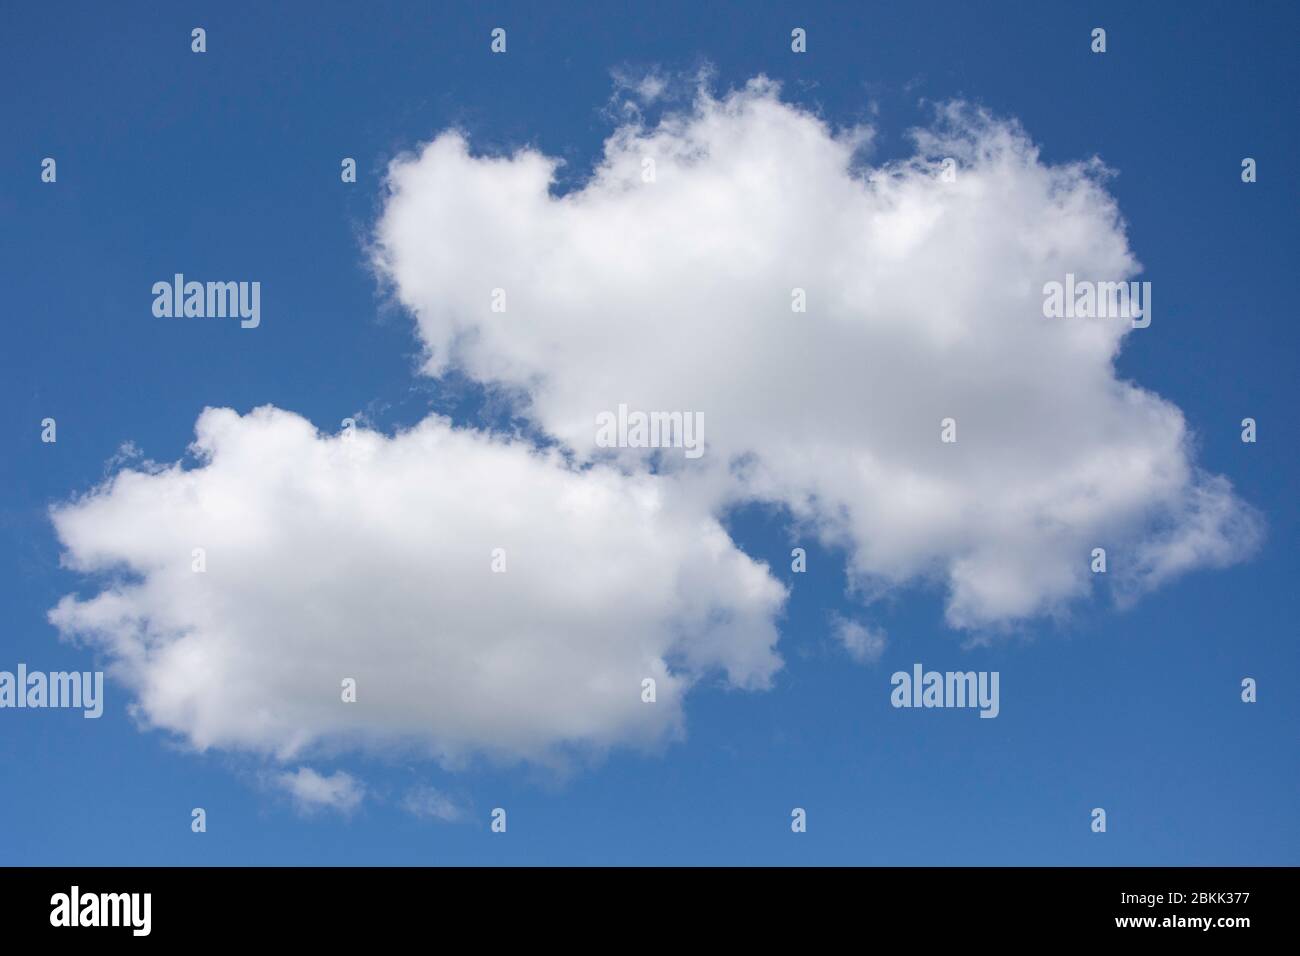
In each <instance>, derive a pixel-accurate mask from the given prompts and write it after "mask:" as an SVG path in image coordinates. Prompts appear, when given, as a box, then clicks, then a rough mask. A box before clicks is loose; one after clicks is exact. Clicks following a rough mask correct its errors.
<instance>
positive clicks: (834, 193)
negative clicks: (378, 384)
mask: <svg viewBox="0 0 1300 956" xmlns="http://www.w3.org/2000/svg"><path fill="white" fill-rule="evenodd" d="M869 137H870V133H869V131H864V130H861V129H854V130H850V131H847V132H844V133H836V132H835V131H833V130H832V129H831V128H829V127H828V126H827V124H826V123H824V122H823V121H821V120H820V119H819V118H818V117H816V116H814V115H812V114H811V113H808V112H806V111H804V110H801V109H798V108H796V107H794V106H792V105H789V104H787V103H784V102H782V101H781V99H780V97H779V91H778V90H777V88H776V86H775V85H774V84H772V83H770V82H768V81H766V80H761V79H760V80H755V81H753V82H751V83H750V84H749V85H748V86H746V87H745V88H743V89H741V90H738V91H734V92H732V93H730V94H728V95H726V96H723V97H720V98H719V97H715V96H713V95H711V94H710V93H709V92H708V91H707V90H704V89H702V90H701V91H700V93H699V95H698V97H697V99H696V101H695V103H694V105H693V107H692V108H691V109H690V110H688V111H687V112H685V113H682V114H678V115H670V116H668V117H666V118H665V119H663V120H662V121H661V122H660V123H659V124H657V125H655V126H653V127H645V126H642V125H641V124H640V123H639V122H637V123H632V124H630V125H627V126H625V127H623V128H621V129H619V130H617V131H616V132H615V133H614V134H613V135H612V136H611V137H610V138H609V140H608V141H607V143H606V146H605V153H604V157H603V159H602V160H601V161H600V163H599V164H598V165H597V167H596V169H595V171H594V173H593V175H592V176H591V178H590V180H589V181H588V182H587V183H586V184H585V185H583V186H582V187H581V188H578V189H576V190H574V191H571V192H569V193H567V194H564V195H562V196H561V195H556V194H554V192H553V190H552V188H551V187H552V183H553V181H554V174H555V170H556V166H557V162H556V161H555V160H553V159H550V158H548V157H546V156H544V155H541V154H540V153H538V152H536V151H533V150H527V149H525V150H521V151H519V152H517V153H515V154H514V155H512V156H506V157H502V156H493V157H485V156H475V155H473V154H472V152H471V150H470V148H469V144H468V143H467V142H466V141H465V139H464V138H463V137H462V136H461V135H459V134H457V133H455V132H449V133H445V134H443V135H441V136H439V137H438V138H436V139H435V140H434V141H433V142H431V143H430V144H429V145H427V146H426V147H425V148H424V149H423V150H422V151H421V152H420V153H419V154H418V155H414V156H409V157H405V158H402V159H400V160H398V161H396V162H395V163H394V164H393V165H392V166H391V168H390V170H389V188H390V195H389V197H388V199H387V203H386V206H385V209H384V212H383V215H382V218H381V220H380V222H379V223H378V226H377V230H376V237H375V263H376V266H377V268H378V269H379V271H380V272H381V273H382V274H383V275H385V276H387V277H388V278H389V279H390V280H391V282H392V284H393V287H394V289H395V292H396V295H397V297H398V298H399V299H400V301H401V302H402V303H403V304H404V305H405V306H407V307H408V308H409V309H410V310H411V311H412V312H413V313H414V315H415V317H416V320H417V324H418V329H419V334H420V336H421V337H422V339H423V341H424V343H425V345H426V346H427V363H426V371H427V372H428V373H429V374H434V375H436V374H440V373H442V372H443V371H445V370H447V369H449V368H453V367H454V368H457V369H460V370H463V371H464V372H466V373H468V374H469V375H470V376H472V377H474V378H475V379H477V380H479V381H482V382H485V383H492V384H495V385H499V386H503V387H505V388H507V389H508V390H510V391H513V392H514V393H515V394H516V395H518V396H519V399H520V401H521V403H522V404H523V407H524V408H525V410H526V412H527V414H529V415H531V416H532V417H533V418H534V419H535V420H536V421H537V422H538V423H539V425H540V426H541V427H542V428H543V429H545V430H546V431H547V432H549V433H550V434H551V435H553V436H555V437H557V438H558V439H559V440H560V441H562V442H564V443H565V444H566V445H568V446H569V447H570V448H572V449H574V450H575V451H576V452H577V454H578V455H579V457H580V458H581V459H590V458H597V457H599V456H601V455H608V454H609V453H608V452H605V451H603V450H602V449H599V448H597V447H596V445H595V439H596V434H597V429H596V421H597V416H599V415H601V413H602V412H609V411H612V410H614V409H616V408H617V407H618V406H619V405H620V404H626V405H627V406H628V407H629V408H631V409H640V410H643V411H674V410H678V411H692V412H699V413H701V414H702V415H703V418H704V421H705V422H706V423H707V429H706V438H707V449H708V452H707V454H706V455H705V456H704V458H703V459H701V460H699V461H682V460H681V459H680V456H679V457H677V458H673V457H671V456H669V457H668V458H666V459H663V460H661V461H660V463H659V464H660V466H661V467H663V468H665V469H666V470H668V471H672V472H673V476H674V480H676V481H678V482H679V483H681V484H682V485H683V486H685V487H687V488H689V489H690V490H691V493H692V494H694V495H696V496H698V497H699V498H700V499H701V500H703V501H706V502H708V505H709V506H710V507H711V508H714V509H717V508H721V507H724V506H725V505H727V504H729V503H733V502H737V501H745V500H756V499H757V500H768V501H774V502H780V503H783V504H785V505H787V506H789V508H790V509H791V510H792V511H793V513H794V514H795V515H796V516H797V517H798V518H800V519H802V520H803V521H805V522H806V523H807V524H808V525H809V526H811V527H814V528H816V529H817V530H818V532H819V533H820V534H821V535H822V536H823V537H824V538H825V539H827V540H828V541H833V542H835V543H840V544H844V545H846V546H847V548H848V551H849V554H850V561H851V567H850V572H851V576H852V579H853V582H854V584H855V586H856V587H857V588H858V589H859V590H860V591H861V593H863V594H864V595H866V596H868V597H870V596H873V595H876V594H879V593H881V592H883V591H885V590H888V589H890V588H893V587H896V586H899V585H901V584H904V583H907V582H909V581H914V580H938V581H940V582H942V583H943V584H944V585H945V587H946V591H947V595H948V599H947V616H948V619H949V622H950V623H951V624H952V625H954V626H958V627H965V628H976V629H980V628H988V627H996V626H1000V625H1005V624H1007V623H1009V622H1014V621H1017V620H1020V619H1024V618H1028V617H1033V616H1036V615H1040V614H1044V613H1052V612H1056V611H1059V610H1061V609H1062V608H1063V607H1065V606H1066V605H1067V604H1068V603H1069V602H1070V601H1071V600H1073V599H1077V598H1080V597H1082V596H1085V595H1087V594H1088V593H1089V591H1090V589H1091V587H1092V581H1093V577H1092V575H1091V573H1090V570H1089V556H1090V553H1091V550H1092V549H1093V548H1094V547H1104V548H1106V549H1107V550H1108V552H1109V553H1110V576H1111V577H1112V578H1116V579H1117V580H1116V585H1117V587H1118V588H1119V589H1120V590H1122V592H1123V593H1125V594H1132V593H1137V592H1140V591H1142V590H1144V589H1147V588H1149V587H1151V586H1154V585H1155V584H1156V583H1158V582H1160V581H1162V580H1164V579H1166V578H1167V577H1169V576H1170V575H1172V574H1174V573H1178V572H1182V571H1185V570H1188V569H1191V568H1195V567H1200V566H1214V565H1222V564H1226V563H1229V562H1232V561H1235V560H1238V559H1239V558H1241V557H1242V556H1243V555H1245V554H1246V553H1248V552H1249V551H1250V550H1251V549H1252V548H1253V547H1254V545H1255V543H1256V541H1257V539H1258V537H1259V534H1260V522H1259V520H1258V518H1257V517H1256V516H1255V515H1254V513H1253V512H1252V511H1251V510H1250V509H1249V508H1247V507H1245V506H1243V505H1242V503H1241V502H1240V501H1239V500H1238V499H1236V498H1235V497H1234V495H1233V492H1232V489H1231V487H1230V485H1229V484H1228V482H1227V481H1226V480H1225V479H1222V478H1219V477H1216V476H1210V475H1206V474H1203V473H1202V472H1201V471H1200V470H1199V469H1198V468H1197V467H1196V465H1195V463H1194V462H1193V460H1192V457H1191V453H1190V447H1191V441H1190V438H1189V432H1188V428H1187V425H1186V422H1185V421H1184V418H1183V416H1182V414H1181V413H1180V411H1179V410H1178V409H1177V408H1176V407H1175V406H1173V405H1172V404H1170V403H1169V402H1167V401H1165V400H1163V399H1161V398H1160V397H1158V396H1156V395H1154V394H1152V393H1151V392H1149V391H1146V390H1144V389H1142V388H1141V387H1140V386H1138V385H1136V384H1134V383H1131V382H1126V381H1122V380H1120V379H1119V378H1117V376H1116V373H1115V367H1114V361H1115V358H1116V355H1117V353H1118V351H1119V349H1120V347H1121V344H1122V342H1123V339H1124V337H1125V336H1126V335H1128V334H1144V335H1170V334H1174V330H1175V329H1176V328H1177V317H1176V316H1175V315H1173V314H1167V313H1160V312H1159V311H1158V310H1156V311H1155V313H1154V322H1153V325H1152V327H1151V328H1149V329H1145V330H1143V331H1141V332H1140V333H1132V331H1131V324H1130V323H1129V322H1128V321H1125V320H1113V319H1045V318H1044V315H1043V287H1044V284H1045V283H1047V282H1050V281H1061V280H1063V279H1064V277H1065V275H1066V274H1067V273H1073V274H1074V275H1075V276H1077V277H1078V278H1079V279H1080V280H1085V279H1088V280H1094V281H1118V280H1122V279H1127V278H1130V277H1132V276H1134V275H1136V274H1138V272H1139V266H1138V263H1137V262H1136V261H1135V259H1134V257H1133V255H1132V253H1131V252H1130V250H1129V247H1128V243H1127V241H1126V238H1125V233H1124V227H1123V223H1122V221H1121V218H1120V215H1119V212H1118V210H1117V208H1116V205H1115V202H1114V201H1113V199H1112V198H1111V197H1110V195H1109V194H1108V193H1107V192H1106V191H1105V188H1104V180H1105V178H1106V175H1107V173H1106V171H1105V170H1104V169H1103V168H1102V167H1101V166H1100V164H1099V163H1097V162H1096V161H1089V162H1085V163H1076V164H1069V165H1064V166H1051V165H1048V164H1045V163H1044V162H1042V160H1041V159H1040V157H1039V154H1038V151H1037V150H1036V148H1035V147H1034V146H1033V144H1032V143H1031V142H1030V140H1029V139H1028V138H1027V137H1026V135H1025V134H1024V132H1023V131H1022V130H1021V129H1020V128H1019V127H1018V126H1017V125H1016V124H1014V123H1010V122H1001V121H998V120H995V119H994V118H991V117H990V116H988V115H987V114H985V113H983V112H981V111H978V110H974V109H971V108H969V107H964V106H960V105H956V106H951V107H948V108H945V109H943V110H941V111H940V112H939V114H938V117H937V120H936V122H935V124H934V126H933V128H931V129H928V130H924V131H918V132H917V133H916V134H915V141H916V144H917V150H916V153H915V155H914V156H913V157H912V158H910V159H908V160H906V161H900V162H894V163H889V164H885V165H882V166H879V167H875V168H873V167H870V166H864V165H862V163H861V152H862V151H861V149H860V147H861V146H862V144H863V143H864V142H865V141H867V140H868V139H869ZM946 157H951V158H952V159H954V160H955V161H956V164H957V165H956V169H957V174H956V178H955V180H954V181H945V177H944V176H942V175H940V173H941V170H942V168H943V165H942V161H943V159H944V158H946ZM650 160H653V164H651V163H649V162H648V161H650ZM648 169H652V170H653V175H652V176H648V175H646V170H648ZM1155 285H1156V287H1157V288H1158V286H1159V282H1158V280H1157V281H1156V283H1155ZM496 289H501V290H504V291H505V294H506V296H507V298H506V302H507V310H506V311H505V312H504V313H501V312H495V311H493V310H492V308H490V305H491V303H492V301H493V300H492V296H493V290H496ZM796 289H799V290H803V292H804V293H805V294H806V300H807V311H806V313H801V312H794V311H792V307H791V304H792V296H793V295H794V294H795V293H794V290H796ZM946 418H952V419H955V421H956V427H957V439H958V440H957V442H956V443H952V444H947V443H942V442H941V441H940V422H941V421H942V420H943V419H946ZM644 455H645V453H644V452H634V453H632V454H630V455H629V454H627V453H623V454H622V455H621V462H620V464H621V465H622V467H624V468H628V469H633V470H634V469H637V468H641V467H645V465H646V461H647V459H646V458H645V457H644Z"/></svg>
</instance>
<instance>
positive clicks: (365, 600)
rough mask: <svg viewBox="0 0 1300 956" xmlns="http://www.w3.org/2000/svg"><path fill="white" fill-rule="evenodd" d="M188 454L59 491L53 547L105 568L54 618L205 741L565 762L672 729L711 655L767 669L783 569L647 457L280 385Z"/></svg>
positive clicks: (150, 709) (738, 678) (216, 421)
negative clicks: (547, 447)
mask: <svg viewBox="0 0 1300 956" xmlns="http://www.w3.org/2000/svg"><path fill="white" fill-rule="evenodd" d="M194 451H195V453H196V455H197V457H198V461H197V463H192V464H195V466H194V467H185V466H184V464H183V463H176V464H174V465H171V466H168V467H163V468H155V469H154V470H152V471H138V470H125V471H121V472H120V473H118V474H117V475H116V476H115V477H114V478H112V479H111V480H110V481H109V482H108V483H106V484H105V485H103V486H102V487H100V488H98V489H96V490H94V491H93V492H92V493H90V494H89V495H87V496H86V497H84V498H82V499H80V500H78V501H76V502H73V503H70V504H68V505H66V506H64V507H61V508H58V509H56V510H55V511H54V513H53V518H54V523H55V527H56V530H57V532H58V535H59V538H60V540H61V542H62V544H63V546H64V548H65V549H66V553H65V559H66V561H67V563H68V564H69V565H70V566H71V567H73V568H74V569H76V570H79V571H83V572H87V573H99V574H102V575H104V576H105V580H104V586H103V588H102V590H100V591H99V593H97V594H95V595H94V596H92V597H89V598H85V599H81V598H78V597H76V596H73V595H69V596H67V597H65V598H64V599H63V600H62V601H60V603H59V604H58V606H57V607H56V608H55V609H54V610H53V611H52V612H51V620H52V621H53V623H54V624H55V625H56V626H57V627H58V628H59V630H60V631H61V632H63V633H64V634H66V635H68V636H70V637H74V638H79V639H82V640H86V641H89V642H92V643H94V644H95V645H97V646H98V647H100V648H102V649H103V650H104V651H105V652H107V654H108V655H109V658H110V660H111V662H112V668H113V673H114V674H115V675H116V676H117V677H118V678H119V679H121V680H122V681H124V682H125V683H126V684H127V685H128V686H129V687H130V688H131V689H132V690H133V691H134V693H135V695H136V696H137V699H138V708H137V709H138V711H139V714H140V716H141V717H142V718H143V719H144V720H145V721H146V722H147V723H148V724H149V725H152V726H156V727H160V728H163V729H166V730H170V731H173V732H175V733H177V734H180V735H182V736H183V737H185V738H187V739H188V740H189V741H190V742H191V743H192V744H193V745H195V746H196V747H199V748H208V747H223V748H235V749H244V750H251V751H257V752H263V753H265V754H268V755H271V756H273V757H275V758H279V759H292V758H295V757H297V756H298V755H300V754H302V753H305V752H307V751H309V750H313V749H321V750H329V749H341V748H349V747H356V748H361V749H367V750H377V749H381V748H386V747H414V748H416V749H418V750H422V751H424V752H426V753H428V754H430V755H432V756H435V757H437V758H439V759H442V760H443V761H445V762H448V763H456V762H458V761H461V760H463V759H464V758H466V757H468V756H469V755H471V754H474V753H486V754H488V755H490V756H493V757H497V758H500V759H503V760H514V759H528V760H535V761H539V762H558V761H560V760H562V759H563V757H564V756H565V754H566V752H567V751H568V750H572V749H575V748H577V749H585V750H588V751H597V750H600V749H601V748H604V747H607V746H610V745H613V744H618V743H633V744H638V743H639V744H645V745H652V744H655V743H657V742H660V741H662V740H664V739H666V738H670V737H671V736H673V735H674V734H676V733H677V732H678V731H679V730H680V728H681V722H682V695H683V693H684V692H685V691H686V689H687V688H688V687H689V686H690V684H691V683H692V682H693V681H695V680H696V679H698V678H699V677H701V676H703V675H705V674H709V673H711V672H719V673H721V674H722V675H725V678H726V679H727V680H728V681H729V682H730V683H731V684H733V685H735V686H739V687H746V688H762V687H765V686H767V685H768V683H769V681H770V679H771V677H772V674H773V673H774V672H775V671H776V670H777V669H778V668H779V667H780V660H779V658H778V657H777V655H776V653H775V651H774V645H775V644H776V640H777V632H776V629H775V626H774V624H773V618H774V616H775V615H776V614H777V613H778V612H779V611H780V609H781V606H782V604H783V601H784V598H785V589H784V587H783V586H782V585H780V584H779V583H777V582H776V581H775V579H773V578H772V577H771V575H770V574H769V573H768V571H767V569H766V568H765V567H764V566H762V565H760V564H757V563H756V562H754V561H753V560H751V559H750V558H749V557H747V556H746V555H744V554H742V553H741V552H739V551H738V550H737V549H736V548H735V547H734V545H733V544H732V542H731V540H730V539H729V538H728V536H727V535H726V533H725V532H724V531H723V529H722V528H721V526H720V525H719V524H718V523H717V521H716V520H715V519H714V518H712V517H711V516H710V515H708V514H707V513H705V512H703V511H701V510H699V509H698V508H696V507H695V506H694V505H692V504H691V503H690V502H687V501H680V500H674V498H673V492H674V489H673V487H672V486H671V485H670V483H668V482H666V481H664V480H662V479H659V478H656V477H654V476H650V475H640V476H625V475H622V474H620V473H618V472H617V471H615V470H613V469H611V468H608V467H603V466H602V467H596V468H589V469H586V470H582V471H578V470H575V469H574V468H572V467H570V466H568V465H566V464H565V463H564V462H563V461H562V460H561V459H560V458H559V456H558V455H556V454H555V453H553V452H540V451H536V450H534V449H533V448H532V447H531V446H529V445H526V444H521V443H519V442H515V441H508V440H504V439H500V438H492V437H489V436H487V435H485V434H483V433H480V432H476V431H472V430H468V429H453V428H452V427H451V426H450V424H449V422H448V421H447V420H445V419H442V418H438V417H431V418H429V419H427V420H425V421H424V422H423V423H421V424H420V425H419V426H417V427H415V428H413V429H411V430H410V431H407V432H404V433H401V434H399V435H397V436H396V437H392V438H389V437H385V436H383V435H380V434H378V433H376V432H371V431H365V430H360V429H358V430H357V431H356V432H354V433H353V434H352V436H351V438H348V437H346V435H344V434H339V435H335V436H324V435H320V434H318V433H317V432H316V430H315V429H314V428H313V427H312V425H311V424H310V423H309V422H307V421H305V420H304V419H302V418H300V417H298V416H296V415H293V414H290V413H288V412H284V411H281V410H278V409H275V408H271V407H265V408H260V409H257V410H256V411H254V412H252V413H250V414H248V415H245V416H242V417H241V416H239V415H237V414H236V413H235V412H233V411H230V410H228V409H208V410H206V411H205V412H204V413H203V414H202V416H201V417H200V418H199V421H198V425H197V440H196V442H195V445H194ZM195 548H202V549H204V560H205V564H206V570H205V571H203V572H201V573H197V572H195V571H194V570H193V567H194V563H193V560H192V557H191V555H192V552H193V549H195ZM496 549H501V552H500V559H501V561H503V562H504V564H503V565H502V564H500V563H498V565H497V566H498V567H500V566H504V568H505V570H504V572H498V571H494V570H493V553H494V551H495V550H496ZM347 678H351V679H353V680H355V682H356V700H355V702H351V703H349V702H344V701H343V699H342V698H343V693H342V682H343V681H344V680H345V679H347ZM645 678H652V679H654V680H655V681H656V684H657V688H656V690H657V694H656V697H657V699H656V701H655V703H653V704H646V703H643V702H642V700H641V693H642V681H643V680H644V679H645Z"/></svg>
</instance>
